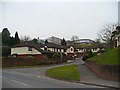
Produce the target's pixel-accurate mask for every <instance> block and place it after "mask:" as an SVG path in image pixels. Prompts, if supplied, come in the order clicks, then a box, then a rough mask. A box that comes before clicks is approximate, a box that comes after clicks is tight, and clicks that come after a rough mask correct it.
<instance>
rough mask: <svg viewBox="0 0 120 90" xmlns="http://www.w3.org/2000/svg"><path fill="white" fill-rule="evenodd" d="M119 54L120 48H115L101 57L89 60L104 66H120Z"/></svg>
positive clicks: (97, 56)
mask: <svg viewBox="0 0 120 90" xmlns="http://www.w3.org/2000/svg"><path fill="white" fill-rule="evenodd" d="M119 53H120V50H119V48H113V49H110V50H108V51H106V52H104V53H102V54H101V55H96V56H94V57H91V58H89V59H88V60H92V61H95V62H97V63H99V64H103V65H118V64H120V61H119V60H118V57H119V56H118V54H119Z"/></svg>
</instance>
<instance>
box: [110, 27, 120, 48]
mask: <svg viewBox="0 0 120 90" xmlns="http://www.w3.org/2000/svg"><path fill="white" fill-rule="evenodd" d="M112 41H113V46H114V47H120V26H117V27H116V30H115V31H113V32H112Z"/></svg>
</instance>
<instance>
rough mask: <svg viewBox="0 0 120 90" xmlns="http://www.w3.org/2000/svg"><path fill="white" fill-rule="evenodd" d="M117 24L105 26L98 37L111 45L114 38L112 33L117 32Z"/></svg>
mask: <svg viewBox="0 0 120 90" xmlns="http://www.w3.org/2000/svg"><path fill="white" fill-rule="evenodd" d="M116 26H117V24H111V25H106V26H104V27H103V28H102V29H101V30H100V31H99V32H98V37H99V39H100V40H101V41H103V42H105V43H106V44H109V43H110V41H111V37H112V32H113V31H114V30H116Z"/></svg>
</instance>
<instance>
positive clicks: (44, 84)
mask: <svg viewBox="0 0 120 90" xmlns="http://www.w3.org/2000/svg"><path fill="white" fill-rule="evenodd" d="M83 63H84V62H83V61H82V60H81V59H77V60H75V61H74V62H73V63H64V64H58V65H51V66H47V67H40V68H19V69H3V70H2V71H3V72H2V81H3V84H2V86H3V88H110V89H119V85H118V82H117V81H111V80H105V79H102V78H100V77H98V76H96V74H95V73H94V72H93V71H91V70H90V69H89V68H87V67H86V66H85V65H84V64H83ZM70 64H78V68H79V70H80V78H81V81H80V82H77V83H76V82H68V81H62V80H57V79H52V78H49V77H47V76H45V71H46V70H47V69H50V68H53V67H58V66H64V65H70Z"/></svg>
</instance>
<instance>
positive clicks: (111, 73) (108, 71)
mask: <svg viewBox="0 0 120 90" xmlns="http://www.w3.org/2000/svg"><path fill="white" fill-rule="evenodd" d="M85 65H86V66H87V67H88V68H90V69H91V70H92V71H94V72H95V73H96V75H98V76H100V77H102V78H104V79H109V80H117V81H120V68H119V67H120V65H100V64H98V63H96V62H94V61H90V60H86V61H85Z"/></svg>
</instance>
